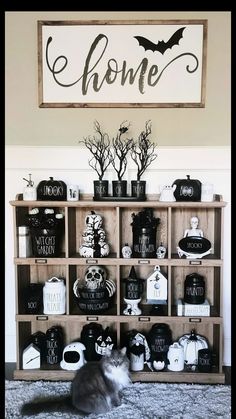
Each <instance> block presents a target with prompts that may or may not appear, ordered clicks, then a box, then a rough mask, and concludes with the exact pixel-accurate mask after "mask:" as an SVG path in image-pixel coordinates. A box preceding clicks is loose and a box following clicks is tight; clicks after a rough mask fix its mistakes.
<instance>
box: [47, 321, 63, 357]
mask: <svg viewBox="0 0 236 419" xmlns="http://www.w3.org/2000/svg"><path fill="white" fill-rule="evenodd" d="M63 346H64V345H63V333H62V329H61V327H60V326H53V327H51V328H50V329H48V330H47V332H46V354H45V355H46V363H47V364H49V365H54V364H59V363H60V361H61V360H62V353H63Z"/></svg>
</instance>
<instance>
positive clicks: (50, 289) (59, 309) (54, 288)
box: [43, 276, 66, 314]
mask: <svg viewBox="0 0 236 419" xmlns="http://www.w3.org/2000/svg"><path fill="white" fill-rule="evenodd" d="M43 312H44V314H65V312H66V286H65V283H64V279H61V278H57V277H56V276H53V277H52V278H50V279H48V280H47V281H46V282H45V285H44V287H43Z"/></svg>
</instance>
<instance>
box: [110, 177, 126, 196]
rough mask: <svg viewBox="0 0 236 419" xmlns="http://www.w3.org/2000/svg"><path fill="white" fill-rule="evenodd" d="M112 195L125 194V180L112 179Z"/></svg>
mask: <svg viewBox="0 0 236 419" xmlns="http://www.w3.org/2000/svg"><path fill="white" fill-rule="evenodd" d="M112 195H113V196H116V197H122V196H127V180H113V181H112Z"/></svg>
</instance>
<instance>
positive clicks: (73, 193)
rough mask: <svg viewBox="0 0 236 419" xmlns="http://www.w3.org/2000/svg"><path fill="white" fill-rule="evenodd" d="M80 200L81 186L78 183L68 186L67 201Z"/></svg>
mask: <svg viewBox="0 0 236 419" xmlns="http://www.w3.org/2000/svg"><path fill="white" fill-rule="evenodd" d="M78 200H79V188H78V185H68V186H67V201H78Z"/></svg>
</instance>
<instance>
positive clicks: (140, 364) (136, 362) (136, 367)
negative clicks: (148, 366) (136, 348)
mask: <svg viewBox="0 0 236 419" xmlns="http://www.w3.org/2000/svg"><path fill="white" fill-rule="evenodd" d="M130 369H131V371H142V370H143V369H144V353H143V354H140V355H135V354H133V353H132V352H130Z"/></svg>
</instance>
